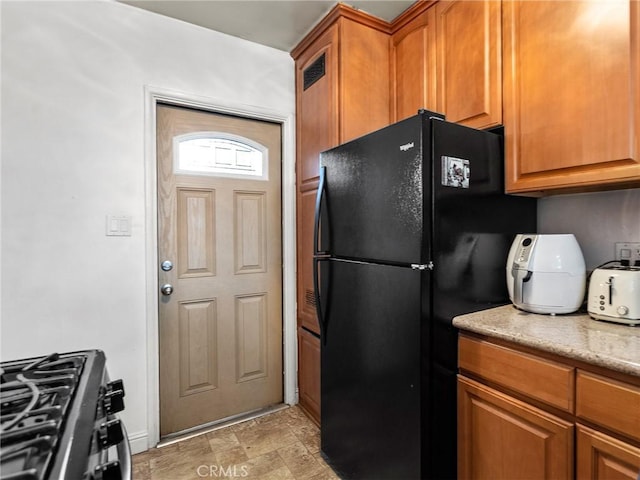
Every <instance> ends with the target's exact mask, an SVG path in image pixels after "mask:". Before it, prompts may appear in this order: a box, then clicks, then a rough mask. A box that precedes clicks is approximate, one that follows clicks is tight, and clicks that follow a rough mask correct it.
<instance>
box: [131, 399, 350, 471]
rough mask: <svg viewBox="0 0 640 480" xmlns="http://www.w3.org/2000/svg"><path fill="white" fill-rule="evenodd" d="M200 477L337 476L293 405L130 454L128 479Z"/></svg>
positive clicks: (314, 429)
mask: <svg viewBox="0 0 640 480" xmlns="http://www.w3.org/2000/svg"><path fill="white" fill-rule="evenodd" d="M202 478H213V479H220V478H246V479H255V478H259V479H273V480H279V479H292V480H302V479H305V480H325V479H326V480H339V477H338V476H337V475H336V474H335V473H334V472H333V471H332V470H331V468H330V467H329V466H328V465H327V464H326V463H325V462H324V460H323V459H322V457H321V455H320V432H319V430H318V427H317V426H316V425H315V424H314V423H313V422H311V420H309V419H308V418H307V416H306V415H305V414H304V413H303V412H302V411H301V410H300V408H298V407H296V406H294V407H290V408H286V409H284V410H280V411H277V412H275V413H271V414H269V415H265V416H264V417H260V418H257V419H254V420H249V421H246V422H243V423H238V424H236V425H232V426H229V427H225V428H222V429H220V430H215V431H213V432H210V433H206V434H202V435H199V436H197V437H193V438H190V439H188V440H183V441H180V442H177V443H174V444H171V445H168V446H166V447H162V448H152V449H150V450H147V451H146V452H143V453H139V454H137V455H134V456H133V480H183V479H185V480H188V479H202Z"/></svg>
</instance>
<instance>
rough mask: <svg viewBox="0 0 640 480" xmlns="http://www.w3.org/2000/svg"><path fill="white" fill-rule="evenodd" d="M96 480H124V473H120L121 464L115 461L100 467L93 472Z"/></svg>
mask: <svg viewBox="0 0 640 480" xmlns="http://www.w3.org/2000/svg"><path fill="white" fill-rule="evenodd" d="M93 479H94V480H122V472H121V471H120V462H119V461H117V460H114V461H112V462H108V463H103V464H102V465H98V466H97V467H96V468H95V470H94V471H93Z"/></svg>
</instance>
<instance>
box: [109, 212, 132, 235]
mask: <svg viewBox="0 0 640 480" xmlns="http://www.w3.org/2000/svg"><path fill="white" fill-rule="evenodd" d="M130 236H131V217H130V216H128V215H107V237H130Z"/></svg>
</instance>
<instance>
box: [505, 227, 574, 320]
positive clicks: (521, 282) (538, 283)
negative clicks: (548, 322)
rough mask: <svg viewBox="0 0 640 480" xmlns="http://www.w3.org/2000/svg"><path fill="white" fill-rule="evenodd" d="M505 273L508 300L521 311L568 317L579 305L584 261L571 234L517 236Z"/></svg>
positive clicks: (510, 251)
mask: <svg viewBox="0 0 640 480" xmlns="http://www.w3.org/2000/svg"><path fill="white" fill-rule="evenodd" d="M506 269H507V287H508V289H509V298H511V301H512V302H513V304H514V305H515V306H516V307H517V308H519V309H521V310H525V311H527V312H534V313H550V314H556V313H571V312H575V311H576V310H578V308H580V305H582V302H583V300H584V293H585V285H586V272H585V266H584V257H583V256H582V250H580V245H578V241H577V240H576V237H575V236H574V235H572V234H566V235H538V234H518V235H516V238H515V240H514V241H513V244H512V245H511V249H510V250H509V257H508V259H507V268H506Z"/></svg>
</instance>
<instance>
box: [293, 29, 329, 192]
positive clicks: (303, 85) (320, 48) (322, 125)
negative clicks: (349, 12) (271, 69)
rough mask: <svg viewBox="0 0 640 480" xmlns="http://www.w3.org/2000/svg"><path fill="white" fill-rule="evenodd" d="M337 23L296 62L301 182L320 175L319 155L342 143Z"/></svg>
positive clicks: (298, 168)
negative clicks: (339, 133)
mask: <svg viewBox="0 0 640 480" xmlns="http://www.w3.org/2000/svg"><path fill="white" fill-rule="evenodd" d="M337 34H338V29H337V26H336V25H333V26H331V27H330V28H328V29H327V31H326V32H325V33H323V34H322V36H320V37H319V38H318V39H317V40H316V41H315V42H314V44H313V47H312V48H309V49H308V50H307V51H305V52H304V54H303V55H302V56H301V57H300V58H298V59H297V61H296V91H297V96H296V102H297V108H296V113H297V139H296V144H297V150H298V155H297V161H298V163H297V174H298V178H297V180H298V185H299V186H300V185H301V184H303V183H304V182H306V181H309V180H315V179H317V178H318V155H319V154H320V152H322V151H324V150H327V149H328V148H331V147H334V146H336V145H338V142H339V138H338V55H337V48H338V47H337Z"/></svg>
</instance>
